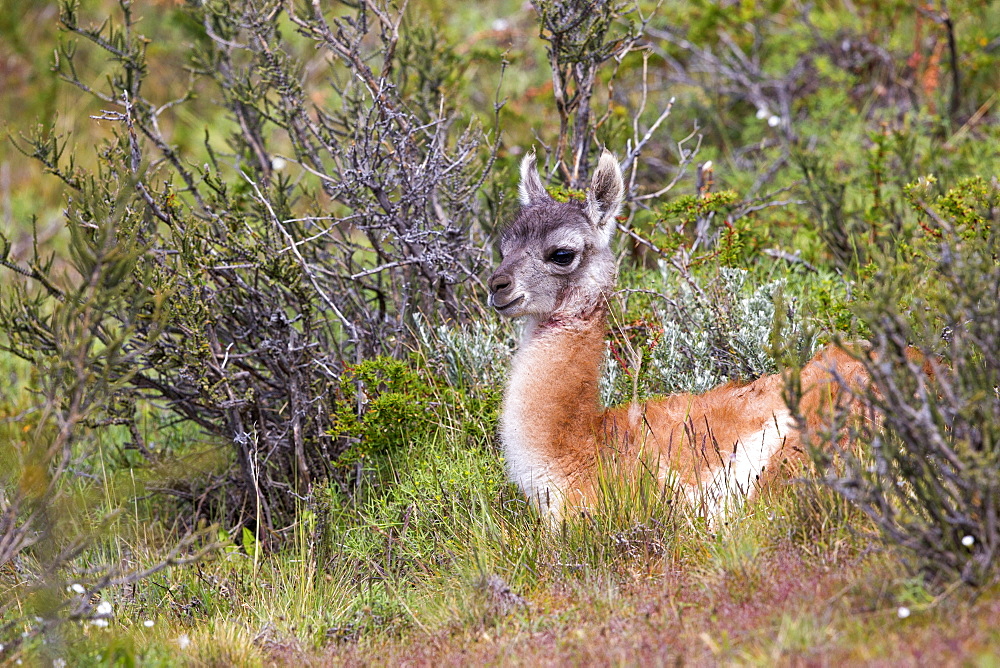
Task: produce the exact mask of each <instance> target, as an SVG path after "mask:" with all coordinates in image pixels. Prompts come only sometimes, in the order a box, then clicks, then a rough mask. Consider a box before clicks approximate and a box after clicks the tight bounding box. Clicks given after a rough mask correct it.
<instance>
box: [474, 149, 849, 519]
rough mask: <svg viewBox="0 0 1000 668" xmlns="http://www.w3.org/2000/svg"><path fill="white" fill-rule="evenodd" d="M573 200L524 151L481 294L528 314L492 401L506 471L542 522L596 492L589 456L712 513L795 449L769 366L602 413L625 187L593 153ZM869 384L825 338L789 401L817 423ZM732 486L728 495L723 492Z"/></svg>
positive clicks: (510, 311) (507, 310) (749, 490)
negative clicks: (617, 225) (650, 475)
mask: <svg viewBox="0 0 1000 668" xmlns="http://www.w3.org/2000/svg"><path fill="white" fill-rule="evenodd" d="M594 183H595V186H594V187H592V188H591V191H590V193H588V197H587V201H586V202H585V203H582V204H576V203H572V202H571V203H565V204H558V203H555V202H553V201H552V200H551V199H549V198H548V196H547V195H546V194H545V191H544V188H542V187H541V185H540V181H539V180H538V176H537V172H536V171H535V167H534V158H533V156H529V158H528V159H526V160H525V163H524V165H523V166H522V187H521V193H522V203H523V204H524V208H523V209H522V211H521V213H520V214H519V215H518V217H517V218H516V219H515V221H514V222H513V224H512V225H511V226H510V227H508V229H507V231H506V232H505V233H504V236H503V238H502V241H501V247H502V250H503V252H504V260H503V262H502V263H501V265H500V267H499V268H498V269H497V271H496V272H494V274H493V276H492V277H491V278H490V281H489V284H490V290H491V294H490V304H491V305H493V306H494V307H496V308H497V310H498V311H500V312H501V313H503V314H505V315H508V316H510V317H518V316H523V317H525V318H526V319H527V325H526V328H525V333H524V335H523V338H522V341H521V346H520V348H519V350H518V352H517V355H516V356H515V358H514V363H513V365H512V369H511V374H510V381H509V384H508V387H507V391H506V394H505V397H504V410H503V417H502V421H501V431H502V436H503V441H504V447H505V450H506V454H507V463H508V472H509V475H510V477H511V479H512V480H513V481H514V482H515V483H517V484H518V485H519V486H520V487H521V488H522V490H523V491H524V492H525V494H526V495H527V496H528V497H529V498H530V499H531V500H532V501H533V502H535V503H536V504H537V505H538V507H539V508H540V509H541V510H543V511H544V512H546V513H548V514H549V516H550V517H551V518H553V519H557V518H559V517H560V516H561V515H562V514H563V512H564V509H565V508H566V506H571V507H577V506H589V505H591V504H592V503H593V502H594V500H595V499H594V496H595V483H596V477H597V471H598V468H599V467H598V463H599V461H600V459H601V458H603V457H605V456H609V455H614V456H613V457H608V461H614V462H617V463H618V464H620V465H623V466H625V467H631V466H635V465H638V464H639V463H640V462H642V463H643V465H648V463H649V462H652V463H653V464H654V465H655V466H656V467H658V469H657V475H658V476H659V478H660V482H661V484H676V485H679V486H680V488H681V489H682V490H684V491H686V492H687V494H688V497H689V498H690V499H691V500H692V501H694V502H695V503H696V504H701V505H702V507H703V508H704V509H705V512H706V514H707V515H709V516H710V517H714V516H717V515H719V514H721V513H723V512H725V511H726V508H727V506H728V505H729V504H730V502H732V501H735V502H737V503H738V502H740V501H741V500H742V499H743V498H745V497H746V496H747V494H751V495H752V494H754V493H756V491H757V490H759V488H760V487H761V486H762V485H765V484H767V483H769V482H770V481H772V480H774V479H775V478H776V477H778V475H779V470H780V469H781V468H782V467H783V465H786V464H787V465H792V466H795V465H797V464H800V463H802V462H804V461H805V458H806V454H805V452H804V450H803V447H802V443H801V435H800V432H799V430H798V428H799V427H800V426H801V425H796V424H793V421H792V419H791V417H790V413H789V410H788V408H787V406H786V405H785V401H784V398H783V389H784V384H785V381H784V379H783V378H782V377H781V375H778V374H776V375H771V376H765V377H763V378H759V379H757V380H755V381H753V382H751V383H747V384H737V383H729V384H726V385H722V386H721V387H718V388H715V389H714V390H711V391H709V392H706V393H705V394H701V395H692V394H679V395H674V396H669V397H664V398H662V399H657V400H655V401H650V402H648V403H646V404H644V405H634V404H630V405H626V406H621V407H617V408H611V409H605V408H604V407H602V406H601V405H600V400H599V390H598V381H599V378H600V373H601V365H602V363H603V360H604V354H605V342H604V341H605V334H606V330H607V325H606V295H607V294H608V292H610V290H611V289H612V288H613V285H614V269H613V267H614V262H613V256H612V254H611V252H610V249H609V245H608V242H609V239H610V232H611V230H612V229H613V226H614V216H615V215H616V214H617V211H618V209H619V207H620V204H621V199H622V196H623V193H624V187H623V182H622V178H621V172H620V170H619V169H618V165H617V163H616V162H615V161H614V159H613V158H612V157H611V156H610V154H608V153H605V155H604V156H602V158H601V162H600V164H599V166H598V169H597V170H596V172H595V175H594ZM866 382H867V377H866V374H865V372H864V369H863V365H862V364H861V363H860V362H858V361H856V360H855V359H853V358H852V357H851V356H850V355H849V354H847V353H846V352H844V351H843V350H839V349H837V348H834V347H827V348H825V349H823V350H822V351H820V352H819V353H818V354H817V355H816V356H815V357H814V358H813V359H812V360H810V361H809V362H808V363H807V364H806V365H805V367H804V368H803V369H802V372H801V383H802V389H803V397H802V401H801V404H800V410H801V412H802V414H803V415H804V416H806V418H805V419H806V423H807V424H806V427H807V428H809V429H811V430H816V429H818V428H820V426H821V425H822V424H823V422H824V421H825V420H826V419H827V418H828V417H829V416H830V414H831V413H832V411H833V410H834V408H835V407H836V406H837V404H838V402H842V401H848V400H850V392H845V391H844V390H843V388H844V387H845V385H846V386H847V387H850V388H859V387H861V386H862V385H864V384H865V383H866ZM734 488H736V491H739V492H740V494H734Z"/></svg>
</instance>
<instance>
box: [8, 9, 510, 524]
mask: <svg viewBox="0 0 1000 668" xmlns="http://www.w3.org/2000/svg"><path fill="white" fill-rule="evenodd" d="M120 4H121V21H120V22H118V23H111V22H106V23H104V24H101V25H100V26H98V27H96V28H90V27H86V25H85V22H84V20H83V18H82V17H81V16H80V15H79V12H78V6H77V4H76V3H75V2H72V1H69V2H66V3H64V4H63V6H62V14H61V22H62V26H63V28H64V29H65V30H66V31H67V32H69V33H70V34H71V35H72V37H73V40H75V41H72V40H71V41H67V42H65V43H64V44H63V46H62V48H61V49H60V51H59V52H58V53H57V55H56V62H55V67H56V68H57V71H58V72H59V74H60V75H61V76H62V77H63V78H64V79H66V80H67V81H69V82H70V83H72V84H74V85H76V86H78V87H80V88H81V89H83V90H85V91H87V92H89V93H91V94H92V95H94V96H96V97H97V98H98V99H99V100H100V101H101V104H102V106H103V107H104V108H105V109H106V111H104V112H103V113H102V114H101V115H100V116H99V117H98V120H100V121H103V122H111V123H112V125H113V127H114V128H115V130H114V136H113V139H112V140H111V141H110V142H108V144H107V145H105V146H104V147H103V148H101V149H100V155H99V166H98V168H97V171H96V172H95V173H89V172H88V171H87V170H84V169H82V168H80V167H79V166H78V163H77V162H76V161H75V159H74V156H73V155H72V151H70V152H66V151H65V149H66V144H67V141H66V140H65V139H63V138H60V137H58V136H56V135H55V134H54V133H52V132H51V131H49V130H41V131H39V133H37V134H36V135H33V136H31V137H28V138H22V140H21V141H20V146H21V148H22V150H23V151H24V152H25V153H27V154H29V155H31V156H33V157H34V158H36V159H38V160H39V161H40V162H41V163H42V164H43V165H44V166H45V167H46V169H47V170H48V171H49V172H50V173H52V174H55V175H56V176H57V177H58V178H60V179H61V180H62V181H63V182H64V183H65V185H66V186H67V188H68V191H69V193H70V199H69V209H68V210H69V213H70V215H69V216H68V217H67V218H66V225H67V226H69V227H70V228H75V227H80V226H82V227H84V228H86V227H88V226H90V225H91V222H92V221H97V220H98V219H99V216H100V215H101V212H100V211H97V210H95V209H93V208H92V203H93V202H98V201H114V206H115V207H116V208H117V209H123V210H128V211H129V212H131V213H130V219H131V218H134V219H137V220H138V221H139V222H138V223H137V225H138V226H139V229H140V230H141V234H139V235H137V236H135V237H134V238H133V237H128V236H127V235H123V234H122V233H121V231H115V234H116V235H117V236H116V237H115V241H116V243H118V244H119V245H120V246H121V247H122V249H123V252H137V251H138V250H139V249H140V248H141V253H140V255H141V259H140V260H139V262H140V264H141V265H142V267H143V269H144V270H143V271H142V272H131V273H125V274H123V275H121V276H119V277H117V280H119V281H121V282H122V284H123V285H122V286H121V287H120V288H119V289H120V290H121V291H122V292H123V296H124V301H125V302H126V303H128V302H129V301H132V302H135V303H139V302H141V301H142V300H144V299H147V298H148V297H149V296H152V297H154V298H155V299H157V300H158V301H159V302H161V303H162V305H163V306H162V307H163V308H164V309H165V310H166V312H167V316H166V317H165V318H164V323H165V325H164V327H163V328H162V329H157V330H156V331H155V332H154V329H153V326H152V324H150V323H144V322H142V321H140V322H138V323H136V324H135V331H134V336H133V338H132V339H130V341H129V342H128V343H127V344H126V345H127V346H128V352H129V361H130V365H129V368H128V369H127V371H125V370H123V371H122V375H121V379H122V380H124V381H125V382H124V383H123V384H122V385H123V387H122V390H121V392H123V393H126V394H128V395H129V397H130V398H129V399H128V401H127V402H126V403H127V404H129V405H134V404H135V401H136V400H137V399H151V400H154V401H156V402H158V403H161V404H164V405H166V406H167V407H168V408H170V409H171V410H172V411H174V412H175V413H177V414H179V415H180V416H182V417H183V418H185V419H187V420H190V421H193V422H195V423H197V424H198V425H200V426H201V427H202V428H204V429H205V430H206V431H207V432H208V433H210V434H215V435H217V436H218V437H220V438H222V439H224V440H227V441H229V442H231V443H232V444H233V446H234V459H235V462H236V465H235V466H234V467H233V470H232V471H230V472H228V473H225V474H223V475H222V476H219V477H217V478H214V479H211V480H209V481H208V482H207V483H206V482H205V481H196V480H195V478H197V476H191V477H190V478H189V479H188V481H186V482H184V481H182V482H178V483H176V484H175V485H174V488H173V489H172V491H173V492H174V493H175V494H177V495H179V496H180V497H181V498H186V499H188V500H189V502H190V503H191V505H192V506H193V507H194V508H196V509H200V510H201V511H203V512H204V511H207V512H208V514H210V515H211V516H213V517H225V516H228V517H229V518H230V519H231V520H234V521H246V522H249V523H251V524H259V525H261V526H263V527H265V528H267V529H277V528H280V527H283V526H285V525H287V524H288V523H289V522H291V521H292V519H293V516H294V512H295V509H296V507H297V506H298V505H300V504H301V502H302V499H303V498H304V495H306V494H308V492H309V490H310V489H311V488H312V485H313V483H315V482H316V481H317V480H319V479H323V478H327V477H329V476H330V475H333V474H334V473H335V471H336V467H334V466H333V465H332V464H333V462H334V461H335V460H336V458H337V457H338V455H339V454H340V453H341V452H342V451H343V449H344V448H345V447H347V443H346V441H345V439H341V438H338V434H337V432H336V429H335V426H336V425H335V424H334V417H333V416H334V414H335V410H334V404H335V401H336V399H335V396H336V392H337V390H338V388H339V376H340V373H341V369H342V368H343V366H344V364H347V363H356V362H358V361H360V360H361V359H364V358H368V357H371V356H373V355H376V354H391V355H396V356H399V355H400V354H401V353H402V351H404V350H405V346H406V340H407V337H408V332H409V331H411V330H412V325H413V322H414V317H415V316H417V315H418V314H423V317H424V318H425V319H426V321H427V322H430V323H432V324H436V323H438V322H442V321H444V320H445V319H448V318H451V319H459V320H461V319H462V318H463V316H464V315H465V313H466V310H467V306H466V304H465V303H464V302H465V301H468V300H464V299H463V291H464V290H465V289H466V288H465V285H466V283H467V282H468V281H469V280H470V278H474V277H475V276H476V274H477V272H479V271H480V269H481V267H482V263H483V261H484V259H485V258H484V253H483V250H482V249H483V248H484V247H485V243H484V240H483V239H482V238H481V236H482V235H481V233H480V232H479V230H480V229H481V227H480V225H479V223H480V222H481V221H480V218H481V217H482V216H483V215H484V214H483V213H482V212H481V211H480V209H479V199H478V197H477V193H478V191H479V189H480V186H481V185H482V183H483V181H484V179H485V178H486V176H487V175H488V173H489V171H490V168H491V166H492V161H493V157H494V150H495V143H494V145H493V147H491V146H490V145H489V142H488V141H487V137H486V134H485V131H484V130H483V129H482V128H481V127H479V125H477V124H476V123H475V122H464V121H462V120H461V118H460V116H459V114H458V113H457V112H456V111H455V105H456V104H457V102H458V101H457V99H456V97H455V96H454V95H451V94H450V91H449V90H448V89H447V87H446V82H447V80H448V77H449V76H450V75H451V74H453V73H452V72H451V71H449V70H447V68H448V67H452V68H454V67H457V60H456V59H448V58H443V57H441V56H442V54H444V55H446V54H445V53H444V52H446V51H447V50H448V48H449V47H448V45H447V44H446V43H444V42H442V41H441V40H439V39H432V38H430V37H428V34H429V33H427V32H426V31H425V30H423V29H421V30H420V31H413V30H410V29H409V28H408V27H407V24H406V22H405V21H404V13H403V10H398V9H396V8H395V7H394V6H392V5H391V4H390V3H386V2H381V1H379V0H371V1H363V2H360V3H357V4H354V3H345V4H344V5H338V6H329V7H324V6H321V5H320V4H319V3H311V4H310V3H305V4H298V3H284V2H271V1H267V0H224V1H222V2H210V3H195V4H192V5H190V6H189V8H188V10H187V12H188V13H187V19H188V23H187V26H188V29H189V31H190V33H191V35H192V38H193V39H194V49H193V52H192V55H191V56H190V62H189V63H188V67H189V68H190V71H191V72H192V77H191V83H190V87H189V89H188V90H187V91H186V92H185V93H184V94H183V95H182V96H181V97H180V98H178V99H175V100H172V101H170V100H154V99H151V98H150V97H149V96H148V93H147V88H148V87H144V82H145V80H146V78H147V76H148V73H149V71H150V69H151V65H152V63H150V61H149V60H148V58H147V45H148V40H147V39H146V38H145V37H144V36H143V35H142V34H141V33H140V32H139V30H140V25H141V24H140V22H139V18H140V17H137V16H135V15H134V12H135V9H134V8H133V6H132V3H130V2H127V1H125V0H123V1H122V2H121V3H120ZM77 42H80V43H82V44H84V45H88V44H89V46H90V47H92V48H96V50H97V51H98V52H99V53H103V55H104V56H105V57H106V58H107V59H108V60H109V61H110V63H111V65H112V70H111V74H110V76H108V78H107V85H106V86H105V87H104V88H101V87H100V85H99V84H94V83H92V82H91V81H90V80H89V78H88V74H87V73H86V72H84V71H82V69H83V68H82V66H78V62H79V61H80V56H81V54H82V53H83V51H84V49H83V48H78V44H77ZM316 53H318V54H319V55H318V56H317V55H313V54H316ZM306 60H308V62H304V61H306ZM157 65H158V66H159V64H157ZM203 100H217V102H216V103H214V104H217V105H221V109H219V108H218V107H214V106H211V104H210V105H209V108H207V109H206V108H204V105H205V103H204V102H203ZM196 105H201V106H196ZM185 108H191V111H190V112H189V114H188V116H187V117H199V116H201V117H204V116H205V115H206V114H207V115H210V116H211V115H224V116H225V119H226V120H224V121H222V123H224V124H228V128H229V130H230V131H229V133H228V134H227V135H226V136H225V137H220V136H216V135H209V134H207V133H206V137H205V143H204V151H203V152H202V153H200V154H198V155H185V154H182V153H181V151H180V150H179V149H178V148H177V147H176V146H174V145H173V144H172V143H171V139H170V137H171V136H172V135H171V133H168V131H167V129H166V128H173V132H174V133H176V127H177V126H180V125H182V124H183V123H184V119H185V118H186V116H185V113H184V110H185ZM124 180H130V181H131V182H133V183H134V185H133V186H132V188H131V191H129V192H127V193H124V194H122V195H121V196H120V197H117V198H115V197H114V196H113V195H112V193H111V191H110V188H111V185H110V184H112V183H116V182H121V181H124ZM90 187H93V188H95V189H96V192H95V193H94V196H93V197H82V196H80V194H81V192H82V190H83V189H84V188H90ZM77 251H78V245H77V244H75V243H74V245H73V246H72V247H71V252H77ZM5 264H7V265H8V266H13V264H12V263H11V262H10V261H5ZM17 268H19V269H20V270H21V271H20V273H22V274H26V275H27V277H29V278H30V279H34V281H35V282H36V283H40V284H41V285H42V286H48V285H50V284H51V282H52V281H53V280H54V279H53V277H52V275H51V272H50V271H49V268H48V267H47V266H46V265H44V264H43V263H41V262H36V263H34V264H32V265H31V266H30V267H28V268H25V267H23V266H19V267H17ZM53 298H54V297H53ZM46 309H47V307H46V306H41V307H40V308H38V309H36V310H34V311H31V312H28V313H27V314H26V317H25V318H24V319H20V320H18V319H17V318H14V317H13V316H12V319H10V320H8V321H6V322H4V323H3V325H4V326H5V327H7V328H9V329H11V330H12V331H21V332H22V333H23V334H24V336H21V337H14V338H13V339H12V340H11V347H12V349H13V350H14V352H16V353H17V354H19V355H21V356H23V357H26V358H28V359H29V360H31V361H33V362H36V363H37V362H39V361H40V360H42V359H44V358H46V357H48V356H51V355H52V354H54V348H53V346H52V345H51V344H50V343H47V342H49V341H50V340H51V338H52V334H53V332H52V328H53V326H54V325H53V323H52V322H51V320H50V319H49V318H48V317H47V310H46ZM117 316H118V314H116V313H113V312H109V313H107V314H105V321H104V322H101V323H99V326H110V324H109V323H112V322H114V321H115V318H116V317H117ZM154 334H155V336H154ZM119 417H120V418H121V419H124V420H131V419H133V417H134V416H131V415H126V416H119ZM133 431H134V430H133ZM136 445H137V447H138V446H139V445H140V444H136ZM140 449H143V451H144V452H146V450H145V449H144V448H140ZM150 456H151V457H155V456H156V453H150Z"/></svg>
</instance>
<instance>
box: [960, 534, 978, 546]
mask: <svg viewBox="0 0 1000 668" xmlns="http://www.w3.org/2000/svg"><path fill="white" fill-rule="evenodd" d="M975 542H976V539H975V538H973V537H972V536H965V537H964V538H962V545H964V546H966V547H972V544H973V543H975Z"/></svg>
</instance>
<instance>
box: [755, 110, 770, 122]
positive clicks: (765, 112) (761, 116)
mask: <svg viewBox="0 0 1000 668" xmlns="http://www.w3.org/2000/svg"><path fill="white" fill-rule="evenodd" d="M770 115H771V112H770V111H768V110H767V107H760V108H759V109H757V120H758V121H762V120H764V119H765V118H767V117H768V116H770Z"/></svg>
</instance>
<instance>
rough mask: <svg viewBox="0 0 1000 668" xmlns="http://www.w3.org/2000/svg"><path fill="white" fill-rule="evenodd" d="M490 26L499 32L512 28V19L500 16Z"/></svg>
mask: <svg viewBox="0 0 1000 668" xmlns="http://www.w3.org/2000/svg"><path fill="white" fill-rule="evenodd" d="M490 27H491V28H493V29H494V30H496V31H497V32H502V31H504V30H507V29H508V28H510V21H509V20H508V19H505V18H499V19H496V20H495V21H493V23H492V25H491V26H490Z"/></svg>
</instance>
